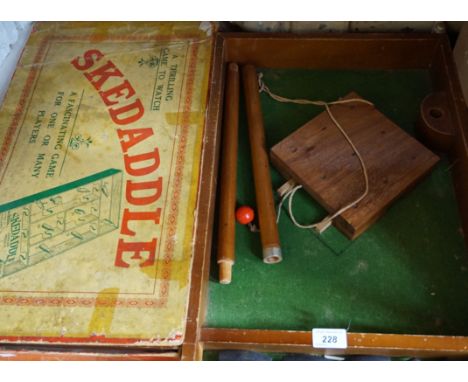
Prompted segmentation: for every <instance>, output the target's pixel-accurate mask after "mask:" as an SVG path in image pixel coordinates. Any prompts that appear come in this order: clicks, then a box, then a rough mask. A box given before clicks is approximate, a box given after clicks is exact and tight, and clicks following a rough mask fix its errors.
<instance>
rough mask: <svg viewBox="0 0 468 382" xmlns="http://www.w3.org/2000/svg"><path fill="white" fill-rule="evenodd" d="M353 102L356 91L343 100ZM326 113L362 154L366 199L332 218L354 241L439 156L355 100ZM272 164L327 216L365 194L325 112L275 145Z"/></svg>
mask: <svg viewBox="0 0 468 382" xmlns="http://www.w3.org/2000/svg"><path fill="white" fill-rule="evenodd" d="M351 98H361V97H359V96H358V95H357V94H356V93H354V92H351V93H349V94H348V95H346V96H345V97H343V99H351ZM330 109H331V111H332V113H333V116H334V117H335V118H336V119H337V120H338V121H339V123H340V124H341V126H342V127H343V129H344V130H345V131H346V134H347V135H348V136H349V138H350V139H351V141H352V142H353V144H354V145H355V146H356V148H357V150H358V151H359V153H360V154H361V156H362V159H363V161H364V163H365V166H366V168H367V174H368V178H369V192H368V194H367V196H366V197H365V198H364V199H363V200H362V201H360V202H359V203H357V204H356V205H355V206H353V207H352V208H350V209H348V210H346V211H345V212H343V213H342V214H341V215H339V216H337V217H336V219H335V220H334V224H335V225H336V227H337V228H338V229H340V230H341V231H342V232H343V233H344V234H345V235H346V236H347V237H348V238H350V239H354V238H356V237H357V236H359V235H360V234H361V233H363V232H364V231H365V230H366V229H367V228H368V227H369V226H370V225H371V224H372V223H374V222H375V221H376V220H377V219H378V218H379V217H380V216H382V214H383V213H384V211H385V209H386V208H388V207H389V205H390V204H391V203H392V202H393V201H394V200H395V199H396V198H398V197H399V196H400V195H401V194H403V193H404V192H405V191H406V190H408V189H409V188H410V187H411V186H413V185H415V184H416V182H417V181H418V180H419V179H421V178H422V177H423V176H424V175H425V174H427V173H428V172H429V171H430V170H431V169H432V167H433V166H434V165H435V164H436V163H437V162H438V160H439V158H438V157H437V155H435V154H433V153H432V152H431V151H430V150H428V149H427V148H425V147H424V146H423V145H422V144H421V143H420V142H418V141H417V140H416V139H414V138H413V137H411V136H410V135H409V134H408V133H406V132H405V131H404V130H403V129H401V128H400V127H398V126H397V125H396V124H395V123H393V122H392V121H391V120H389V119H388V118H387V117H385V116H384V115H383V114H382V113H381V112H380V111H379V110H378V109H377V108H375V107H374V106H371V105H368V104H364V103H361V102H353V103H346V104H336V105H333V106H331V107H330ZM271 160H272V163H273V165H274V166H275V167H276V168H277V169H278V170H279V171H280V172H281V173H282V175H283V176H285V177H286V178H287V179H293V180H294V181H295V182H296V183H298V184H301V185H302V186H303V187H304V189H305V190H306V191H307V192H308V193H310V194H311V195H312V196H313V197H314V199H316V200H317V201H318V202H319V203H320V204H321V205H322V206H323V207H324V208H325V209H326V210H327V211H328V212H329V213H335V212H336V211H338V210H340V209H341V208H343V207H344V206H346V205H348V204H349V203H351V202H353V201H354V200H356V199H357V198H358V197H359V196H361V195H362V194H363V192H364V190H365V180H364V176H363V170H362V167H361V164H360V162H359V159H358V157H357V156H356V153H355V152H354V150H353V149H352V147H351V145H350V144H349V143H348V142H347V141H346V139H345V138H344V136H343V135H342V134H341V133H340V131H339V130H338V128H337V126H336V125H335V124H334V122H333V121H332V120H331V118H330V117H329V115H328V113H327V112H326V111H324V112H322V113H320V114H319V115H318V116H317V117H315V118H313V119H312V120H310V121H309V122H307V123H306V124H305V125H303V126H302V127H300V128H299V129H297V130H296V131H295V132H294V133H292V134H290V135H289V136H288V137H286V138H285V139H283V140H282V141H281V142H279V143H278V144H276V145H275V146H274V147H273V148H272V149H271Z"/></svg>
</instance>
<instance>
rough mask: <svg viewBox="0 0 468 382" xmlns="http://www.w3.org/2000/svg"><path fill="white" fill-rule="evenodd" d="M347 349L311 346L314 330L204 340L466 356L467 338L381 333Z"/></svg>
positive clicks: (244, 332) (293, 349)
mask: <svg viewBox="0 0 468 382" xmlns="http://www.w3.org/2000/svg"><path fill="white" fill-rule="evenodd" d="M347 337H348V347H347V348H346V349H316V348H314V347H312V330H310V331H293V330H252V329H221V328H205V329H203V332H202V336H201V341H202V342H203V344H204V347H205V348H206V349H220V350H221V349H223V350H226V349H243V350H247V349H248V350H256V351H266V352H288V353H309V354H329V355H332V354H335V355H344V354H372V355H388V356H419V357H440V356H450V357H464V358H466V357H467V355H468V337H461V336H423V335H401V334H380V333H348V336H347Z"/></svg>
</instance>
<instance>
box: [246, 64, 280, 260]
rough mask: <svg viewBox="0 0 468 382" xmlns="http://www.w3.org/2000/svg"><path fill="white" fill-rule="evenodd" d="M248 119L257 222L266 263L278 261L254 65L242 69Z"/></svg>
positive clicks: (270, 186) (276, 235) (276, 232)
mask: <svg viewBox="0 0 468 382" xmlns="http://www.w3.org/2000/svg"><path fill="white" fill-rule="evenodd" d="M242 79H243V84H244V93H245V104H246V110H247V122H248V125H249V140H250V151H251V154H252V167H253V175H254V183H255V198H256V200H257V211H258V222H259V225H260V237H261V240H262V248H263V262H264V263H267V264H275V263H279V262H280V261H281V260H282V254H281V247H280V242H279V235H278V226H277V225H276V210H275V202H274V200H273V190H272V184H271V177H270V165H269V162H268V153H267V149H266V146H265V129H264V126H263V117H262V109H261V106H260V96H259V91H258V90H259V89H258V81H257V72H256V70H255V67H254V66H253V65H245V66H243V68H242Z"/></svg>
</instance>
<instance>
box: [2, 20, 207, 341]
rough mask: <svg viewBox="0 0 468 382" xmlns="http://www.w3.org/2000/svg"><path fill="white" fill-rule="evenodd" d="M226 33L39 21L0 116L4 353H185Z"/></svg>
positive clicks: (194, 26)
mask: <svg viewBox="0 0 468 382" xmlns="http://www.w3.org/2000/svg"><path fill="white" fill-rule="evenodd" d="M213 38H214V30H213V25H211V24H209V23H198V22H188V23H186V22H175V23H159V22H158V23H154V22H137V23H132V22H103V23H101V22H52V23H48V22H41V23H36V24H35V25H34V27H33V30H32V33H31V35H30V38H29V40H28V42H27V44H26V46H25V48H24V50H23V53H22V56H21V58H20V60H19V62H18V64H17V68H16V71H15V74H14V77H13V79H12V81H11V84H10V87H9V89H8V92H7V95H6V97H5V100H4V101H3V104H2V105H1V108H0V343H12V342H14V343H32V344H33V343H38V342H40V343H41V344H44V343H45V344H47V343H54V344H57V343H58V344H65V343H66V344H90V345H93V346H95V345H102V346H104V345H112V346H115V345H122V346H132V347H136V346H144V347H176V346H179V345H181V344H182V343H183V341H184V335H185V327H186V317H187V307H188V300H189V291H190V282H191V270H192V260H193V251H194V243H195V242H196V240H197V238H196V237H195V232H196V222H197V200H198V197H199V195H198V192H199V191H198V190H199V184H200V163H201V157H202V147H203V140H204V134H205V116H206V111H207V104H208V89H209V83H210V65H211V56H212V48H213Z"/></svg>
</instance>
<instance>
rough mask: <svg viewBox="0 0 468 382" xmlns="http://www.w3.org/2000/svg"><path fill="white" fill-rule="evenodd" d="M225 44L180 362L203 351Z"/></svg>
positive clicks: (208, 127)
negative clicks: (202, 330) (202, 340)
mask: <svg viewBox="0 0 468 382" xmlns="http://www.w3.org/2000/svg"><path fill="white" fill-rule="evenodd" d="M223 44H224V40H223V39H222V38H221V37H220V36H219V35H217V36H216V38H215V41H214V46H213V55H212V63H211V74H210V81H211V85H210V91H209V97H208V108H207V114H206V115H207V118H206V122H205V133H204V135H203V137H204V138H203V148H202V153H203V154H202V158H201V171H200V179H201V181H200V187H199V190H198V195H199V199H198V203H197V212H198V213H197V226H196V227H197V228H196V234H195V250H194V258H193V263H192V271H191V283H190V295H189V305H188V312H187V323H186V331H185V339H184V343H183V344H182V347H181V354H180V355H181V360H184V361H188V360H201V359H202V357H203V349H202V348H201V347H200V345H199V337H200V328H201V326H202V324H203V320H204V316H205V313H206V298H207V293H208V277H209V270H210V259H211V244H212V240H211V239H212V235H213V230H212V225H213V222H214V216H215V214H214V211H215V203H216V187H217V175H218V159H219V147H220V139H218V135H219V134H220V126H221V117H222V112H221V110H222V108H221V107H219V105H221V106H222V102H223V92H224V76H223V73H224V63H223V61H222V60H223Z"/></svg>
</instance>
